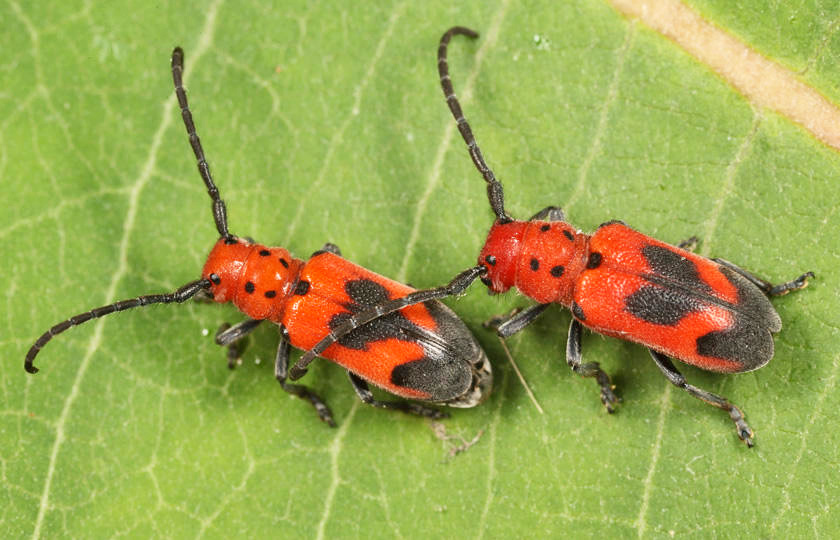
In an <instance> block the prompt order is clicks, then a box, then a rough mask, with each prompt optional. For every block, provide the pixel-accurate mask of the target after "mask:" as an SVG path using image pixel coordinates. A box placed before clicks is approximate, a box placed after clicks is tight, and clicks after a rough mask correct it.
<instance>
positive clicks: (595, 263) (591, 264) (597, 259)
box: [586, 251, 602, 270]
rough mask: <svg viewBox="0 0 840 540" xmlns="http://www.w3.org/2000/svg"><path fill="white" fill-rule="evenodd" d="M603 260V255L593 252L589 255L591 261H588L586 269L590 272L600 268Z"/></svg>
mask: <svg viewBox="0 0 840 540" xmlns="http://www.w3.org/2000/svg"><path fill="white" fill-rule="evenodd" d="M601 259H602V257H601V254H600V253H598V252H597V251H593V252H592V253H590V254H589V260H588V261H586V267H587V268H588V269H590V270H592V269H594V268H598V267H599V266H601Z"/></svg>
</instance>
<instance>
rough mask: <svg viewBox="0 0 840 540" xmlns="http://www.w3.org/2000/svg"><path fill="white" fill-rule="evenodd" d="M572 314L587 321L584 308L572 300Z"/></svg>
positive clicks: (580, 319)
mask: <svg viewBox="0 0 840 540" xmlns="http://www.w3.org/2000/svg"><path fill="white" fill-rule="evenodd" d="M572 315H574V316H575V318H576V319H577V320H579V321H585V320H586V315H585V314H584V313H583V308H582V307H580V305H578V303H577V302H572Z"/></svg>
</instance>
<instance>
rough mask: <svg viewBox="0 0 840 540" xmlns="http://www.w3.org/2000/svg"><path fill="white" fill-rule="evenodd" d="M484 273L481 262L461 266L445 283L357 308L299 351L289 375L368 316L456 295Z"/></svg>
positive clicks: (296, 376) (295, 376)
mask: <svg viewBox="0 0 840 540" xmlns="http://www.w3.org/2000/svg"><path fill="white" fill-rule="evenodd" d="M486 273H487V268H486V267H485V266H484V265H479V266H474V267H473V268H469V269H467V270H464V271H463V272H461V273H460V274H458V275H457V276H455V277H454V278H453V279H452V281H450V282H449V284H448V285H444V286H442V287H437V288H435V289H424V290H421V291H414V292H413V293H411V294H407V295H405V296H403V297H402V298H395V299H393V300H388V301H387V302H382V303H381V304H378V305H375V306H372V307H371V308H370V309H366V310H364V311H360V312H359V313H357V314H355V315H354V316H352V317H350V318H349V319H347V320H346V321H344V322H343V323H341V324H340V325H338V326H337V327H336V328H335V329H334V330H332V331H331V332H330V333H329V334H327V335H326V337H324V338H323V339H322V340H321V341H319V342H318V343H316V344H315V346H314V347H312V348H311V349H309V350H308V351H306V352H305V353H303V355H301V357H300V359H299V360H298V361H297V362H295V364H294V365H293V366H292V368H291V369H290V370H289V378H290V379H292V380H293V381H295V380H297V379H300V378H301V377H303V376H304V375H305V374H306V366H308V365H309V364H310V363H312V361H313V360H315V358H316V357H318V356H319V355H320V354H321V353H322V352H324V351H325V350H327V349H328V348H329V347H330V345H332V344H333V343H335V342H337V341H338V340H340V339H341V338H343V337H344V336H346V335H347V334H349V333H350V332H352V331H353V330H355V329H356V328H359V327H360V326H364V325H366V324H367V323H369V322H371V321H372V320H374V319H378V318H380V317H382V316H384V315H388V314H389V313H393V312H395V311H399V310H401V309H403V308H405V307H408V306H413V305H414V304H420V303H423V302H428V301H430V300H437V299H439V298H446V297H448V296H457V295H459V294H461V293H463V292H464V290H466V288H467V287H469V286H470V284H471V283H472V282H473V281H475V280H476V278H478V277H479V276H484V275H485V274H486Z"/></svg>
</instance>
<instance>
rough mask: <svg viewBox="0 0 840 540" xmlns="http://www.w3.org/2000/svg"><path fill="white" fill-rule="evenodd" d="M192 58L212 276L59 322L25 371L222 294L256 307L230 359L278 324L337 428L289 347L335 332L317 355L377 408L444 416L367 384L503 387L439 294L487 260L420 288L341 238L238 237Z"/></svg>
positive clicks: (406, 388) (282, 347) (430, 391)
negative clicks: (356, 258) (205, 126)
mask: <svg viewBox="0 0 840 540" xmlns="http://www.w3.org/2000/svg"><path fill="white" fill-rule="evenodd" d="M183 58H184V54H183V51H182V50H181V49H180V48H176V49H175V50H174V51H173V53H172V79H173V82H174V84H175V94H176V96H177V98H178V103H179V104H180V107H181V116H182V117H183V120H184V125H185V127H186V129H187V134H188V135H189V139H190V145H191V146H192V149H193V152H194V153H195V157H196V160H197V161H198V171H199V173H200V174H201V178H202V180H203V181H204V184H205V185H206V187H207V191H208V193H209V194H210V198H211V199H212V200H213V219H214V221H215V223H216V229H217V230H218V231H219V240H218V241H217V242H216V244H215V246H214V247H213V249H212V251H211V252H210V255H209V257H208V258H207V262H206V263H205V265H204V269H203V270H202V273H201V279H198V280H196V281H193V282H190V283H188V284H186V285H184V286H183V287H181V288H179V289H178V290H176V291H175V292H172V293H168V294H154V295H146V296H140V297H138V298H133V299H130V300H123V301H120V302H116V303H114V304H110V305H107V306H103V307H99V308H96V309H93V310H91V311H88V312H86V313H81V314H79V315H76V316H75V317H71V318H69V319H67V320H65V321H63V322H61V323H58V324H56V325H55V326H53V327H52V328H50V329H49V330H47V331H46V332H45V333H44V334H43V335H41V337H40V338H38V340H37V341H36V342H35V344H34V345H32V347H31V348H30V349H29V352H28V353H27V355H26V361H25V363H24V367H25V369H26V371H28V372H29V373H36V372H37V371H38V369H37V368H36V367H35V366H34V365H33V361H34V360H35V356H36V355H37V354H38V352H39V351H40V350H41V349H42V348H43V347H44V345H46V344H47V342H48V341H50V340H51V339H52V338H53V337H55V336H56V335H57V334H60V333H61V332H64V331H65V330H67V329H68V328H70V327H72V326H76V325H79V324H82V323H84V322H87V321H89V320H91V319H95V318H98V317H102V316H105V315H108V314H111V313H114V312H116V311H123V310H126V309H131V308H135V307H139V306H145V305H149V304H168V303H173V302H179V303H180V302H184V301H186V300H187V299H189V298H191V297H193V296H196V295H199V294H200V295H203V296H205V297H209V298H210V299H212V300H213V301H216V302H233V303H234V305H235V306H236V307H237V308H238V309H239V310H240V311H241V312H242V313H244V314H245V315H246V316H248V319H247V320H245V321H243V322H241V323H239V324H236V325H234V326H230V325H227V324H226V325H223V326H222V327H221V328H220V329H219V331H218V332H217V333H216V343H218V344H219V345H223V346H228V347H229V350H228V365H229V366H230V367H231V368H232V367H233V366H234V364H235V361H236V359H237V357H238V355H239V354H241V350H240V348H239V347H237V346H236V345H237V343H236V342H237V341H238V340H240V339H241V338H243V337H245V336H246V335H248V334H249V333H250V332H251V331H253V330H254V329H255V328H256V327H257V326H258V325H259V324H260V323H261V322H263V321H271V322H273V323H275V324H276V325H277V326H278V327H279V329H280V344H279V346H278V348H277V356H276V361H275V376H276V378H277V380H278V381H279V382H280V384H281V386H282V387H283V389H284V390H286V391H287V392H289V393H290V394H293V395H296V396H298V397H300V398H302V399H305V400H308V401H309V402H310V403H312V405H313V406H314V407H315V409H316V411H317V412H318V416H319V417H320V418H321V420H323V421H325V422H327V423H328V424H330V425H335V422H334V420H333V417H332V413H331V412H330V410H329V408H328V407H327V406H326V404H325V403H324V401H323V400H322V399H321V398H320V397H318V396H317V395H316V394H315V393H313V392H312V391H311V390H309V389H308V388H306V387H305V386H301V385H296V384H289V383H287V382H286V378H287V375H288V372H289V370H288V367H289V365H288V363H289V352H290V346H294V347H297V348H299V349H303V350H309V349H312V348H313V347H315V346H316V344H318V343H319V342H321V341H323V338H327V339H329V338H334V339H333V341H332V342H330V346H328V347H325V346H322V347H320V348H319V349H318V350H317V352H316V354H320V355H322V356H323V357H324V358H327V359H329V360H332V361H333V362H335V363H337V364H339V365H341V366H342V367H344V368H346V369H347V373H348V375H349V376H350V382H351V383H352V385H353V388H354V389H355V390H356V393H357V394H358V395H359V397H360V398H361V399H362V401H364V402H365V403H368V404H370V405H374V406H376V407H381V408H386V409H399V410H402V411H405V412H409V413H413V414H417V415H420V416H426V417H431V418H440V417H442V416H445V414H444V413H442V412H440V411H438V410H436V409H433V408H430V407H426V406H424V405H421V404H418V403H412V402H405V401H395V402H393V401H380V400H376V399H374V397H373V394H372V393H371V391H370V389H369V388H368V383H373V384H374V385H376V386H379V387H381V388H383V389H385V390H387V391H388V392H390V393H392V394H395V395H397V396H400V397H403V398H407V399H411V400H418V401H424V402H433V403H440V404H444V405H449V406H452V407H473V406H475V405H477V404H478V403H480V402H481V401H483V400H484V399H485V398H486V397H487V396H488V395H489V393H490V389H491V387H492V381H493V377H492V372H491V368H490V363H489V362H488V361H487V357H486V355H485V353H484V351H483V350H482V348H481V347H480V346H479V344H478V342H477V341H476V340H475V338H474V337H473V335H472V334H471V333H470V331H469V330H468V329H467V327H466V325H464V323H463V322H462V321H461V319H459V318H458V317H457V316H456V315H455V313H454V312H452V311H451V310H450V309H449V308H448V307H446V306H445V305H443V304H442V303H440V302H439V301H437V300H435V298H441V297H444V296H449V295H450V294H457V293H458V292H460V291H462V290H463V289H464V288H465V287H466V285H467V284H469V283H470V282H471V281H473V280H474V279H475V277H476V276H478V275H480V274H483V273H484V269H483V268H482V267H475V268H472V269H470V270H468V271H466V272H464V273H463V274H461V275H460V276H459V277H458V278H456V279H455V280H454V281H453V282H452V283H451V284H450V285H448V286H445V287H441V288H439V289H434V290H432V291H423V292H416V291H415V290H414V289H412V288H411V287H408V286H406V285H403V284H401V283H397V282H395V281H392V280H390V279H388V278H385V277H382V276H380V275H378V274H375V273H373V272H371V271H369V270H366V269H365V268H362V267H361V266H358V265H356V264H353V263H351V262H350V261H348V260H346V259H343V258H342V257H341V254H340V252H339V250H338V248H337V247H336V246H335V245H333V244H329V243H328V244H326V245H324V247H323V248H322V249H321V250H319V251H316V252H315V253H313V254H312V256H311V257H310V259H309V260H308V261H303V260H301V259H296V258H294V257H292V256H291V254H290V253H289V252H288V251H287V250H285V249H283V248H280V247H267V246H264V245H261V244H257V243H255V242H253V241H251V240H246V239H243V238H239V237H237V236H234V235H232V234H231V233H230V232H228V226H227V211H226V209H225V203H224V201H223V200H222V199H221V197H220V196H219V190H218V189H217V188H216V185H215V184H214V183H213V179H212V177H211V175H210V167H209V165H208V164H207V161H206V159H205V157H204V150H203V149H202V147H201V142H200V140H199V138H198V135H197V134H196V130H195V125H194V123H193V119H192V114H191V113H190V110H189V107H188V104H187V96H186V93H185V92H184V88H183V86H182V82H181V77H182V72H183ZM370 311H374V312H375V313H374V314H373V315H371V314H370ZM362 314H363V316H360V315H362ZM335 341H337V343H335ZM303 365H305V364H303ZM303 365H301V366H298V367H297V368H296V369H295V370H294V373H293V378H298V377H300V376H301V375H302V374H303V373H304V371H303V369H302V367H303Z"/></svg>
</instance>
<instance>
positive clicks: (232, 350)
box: [215, 319, 262, 369]
mask: <svg viewBox="0 0 840 540" xmlns="http://www.w3.org/2000/svg"><path fill="white" fill-rule="evenodd" d="M261 322H262V320H257V319H247V320H244V321H242V322H241V323H237V324H235V325H234V326H231V325H230V323H222V325H221V326H220V327H219V329H218V330H216V337H215V341H216V345H221V346H223V347H227V350H228V351H227V360H228V369H233V368H234V367H236V361H237V360H239V358H240V357H241V356H242V352H243V351H244V350H245V341H242V338H244V337H245V336H247V335H248V334H250V333H251V332H253V331H254V330H255V329H256V328H257V326H259V325H260V323H261Z"/></svg>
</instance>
